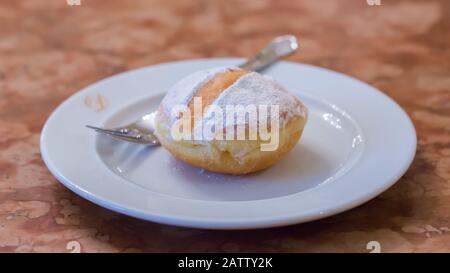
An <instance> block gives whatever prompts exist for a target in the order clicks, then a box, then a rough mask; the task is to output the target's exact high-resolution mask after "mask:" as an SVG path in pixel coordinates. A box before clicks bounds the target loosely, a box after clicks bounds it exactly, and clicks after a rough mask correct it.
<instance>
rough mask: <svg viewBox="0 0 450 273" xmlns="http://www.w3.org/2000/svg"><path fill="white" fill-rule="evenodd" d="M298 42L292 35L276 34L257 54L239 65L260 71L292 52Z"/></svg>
mask: <svg viewBox="0 0 450 273" xmlns="http://www.w3.org/2000/svg"><path fill="white" fill-rule="evenodd" d="M298 46H299V44H298V42H297V38H295V36H293V35H285V36H278V37H276V38H275V39H273V40H272V41H271V42H270V43H269V44H268V45H267V46H266V47H264V48H263V49H262V50H261V51H260V52H259V53H258V54H256V55H255V56H254V57H252V58H250V59H249V60H248V61H246V62H245V63H243V64H241V65H240V66H239V67H240V68H242V69H245V70H250V71H261V70H263V69H264V68H266V67H267V66H269V65H271V64H273V63H274V62H276V61H278V60H279V59H282V58H284V57H286V56H289V55H291V54H292V53H294V52H295V51H296V50H297V48H298Z"/></svg>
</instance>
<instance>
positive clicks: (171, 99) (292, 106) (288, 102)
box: [162, 67, 307, 137]
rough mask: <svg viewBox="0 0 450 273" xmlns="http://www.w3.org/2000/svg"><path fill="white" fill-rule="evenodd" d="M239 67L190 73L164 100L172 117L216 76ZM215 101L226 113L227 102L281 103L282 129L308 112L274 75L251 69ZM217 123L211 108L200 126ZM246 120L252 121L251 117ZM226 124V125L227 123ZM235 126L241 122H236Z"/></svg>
mask: <svg viewBox="0 0 450 273" xmlns="http://www.w3.org/2000/svg"><path fill="white" fill-rule="evenodd" d="M235 69H240V68H236V67H219V68H212V69H207V70H202V71H198V72H196V73H194V74H191V75H189V76H187V77H186V78H184V79H182V80H181V81H179V82H178V83H176V84H175V85H174V86H173V87H172V88H170V90H169V91H168V93H167V95H166V96H165V97H164V99H163V101H162V106H163V108H164V110H165V111H166V113H167V114H168V115H169V116H170V113H171V110H172V109H173V108H174V107H176V106H179V105H188V104H189V102H190V101H191V100H192V99H193V97H194V96H195V94H196V92H197V91H198V90H199V89H200V88H201V87H202V86H203V85H205V84H206V83H207V82H208V81H209V80H210V79H212V78H213V77H214V76H216V75H217V74H220V73H224V72H227V71H231V70H235ZM212 104H214V105H216V106H218V107H220V108H221V109H222V111H223V113H225V111H226V106H227V105H241V106H244V107H245V106H248V105H255V106H256V107H259V106H260V105H267V106H269V107H270V106H272V105H277V106H278V107H279V114H280V120H279V126H280V128H282V127H283V126H284V125H285V124H286V123H287V122H288V121H289V120H290V119H291V118H292V117H294V116H301V117H304V118H305V117H306V115H307V109H306V107H305V106H304V105H303V104H302V103H301V102H300V101H299V100H298V99H297V98H296V97H295V96H294V95H292V94H291V93H289V92H288V91H287V90H286V89H285V88H284V87H283V86H281V85H280V84H278V83H277V82H276V81H275V80H274V79H272V78H271V77H269V76H266V75H262V74H259V73H257V72H250V73H248V74H246V75H244V76H242V77H240V78H239V79H238V80H236V82H234V83H233V84H232V85H230V86H229V87H228V88H226V89H225V90H224V91H222V93H221V94H220V95H219V96H218V97H217V98H216V99H215V100H214V101H213V102H212ZM203 110H204V109H203ZM267 114H268V115H267V117H268V118H270V111H268V112H267ZM170 119H171V122H174V121H175V120H176V117H173V116H170ZM214 122H215V120H214V113H213V112H212V111H211V110H207V111H206V113H204V116H203V119H202V121H201V122H198V123H197V124H196V125H197V127H198V126H202V127H205V126H208V127H211V126H212V125H213V124H214ZM243 122H245V123H248V120H247V121H243ZM257 122H258V121H257ZM250 123H252V122H250ZM223 124H225V122H224V123H223ZM234 125H240V124H239V123H236V124H234ZM204 137H206V136H204Z"/></svg>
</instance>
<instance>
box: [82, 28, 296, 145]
mask: <svg viewBox="0 0 450 273" xmlns="http://www.w3.org/2000/svg"><path fill="white" fill-rule="evenodd" d="M298 45H299V44H298V42H297V39H296V38H295V36H293V35H284V36H278V37H276V38H274V39H273V40H272V41H271V42H270V43H269V44H267V45H266V47H264V48H263V49H262V50H261V51H259V52H258V53H257V54H256V55H255V56H253V57H252V58H250V59H248V60H247V61H246V62H245V63H243V64H241V65H239V66H238V67H240V68H242V69H245V70H250V71H262V70H264V69H265V68H267V67H268V66H270V65H271V64H273V63H275V62H276V61H278V60H280V59H282V58H284V57H286V56H288V55H291V54H292V53H294V52H295V51H296V50H297V48H298ZM155 115H156V111H154V112H152V113H149V114H146V115H144V116H142V117H141V118H139V119H138V120H137V121H135V122H133V123H130V124H128V125H125V126H122V127H118V128H112V129H106V128H101V127H96V126H91V125H86V127H87V128H89V129H93V130H95V131H96V132H98V133H101V134H104V135H109V136H111V137H113V138H115V139H117V140H122V141H128V142H133V143H137V144H145V145H149V146H155V145H159V144H160V143H159V140H158V138H157V137H156V136H155V134H154V132H155V124H154V117H155Z"/></svg>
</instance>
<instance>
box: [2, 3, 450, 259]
mask: <svg viewBox="0 0 450 273" xmlns="http://www.w3.org/2000/svg"><path fill="white" fill-rule="evenodd" d="M68 1H69V2H77V1H76V0H68ZM369 2H371V1H369ZM372 2H376V1H372ZM80 3H81V5H79V6H69V5H68V4H67V3H66V0H49V1H35V0H17V1H3V2H2V3H1V5H0V251H1V252H69V251H70V250H73V251H78V250H79V251H83V252H180V251H189V252H199V251H207V252H248V251H262V252H323V251H331V252H348V251H352V252H369V250H367V249H366V246H367V243H368V242H369V241H378V242H379V243H380V245H381V251H382V252H442V251H444V252H448V251H450V1H447V0H423V1H420V0H417V1H407V0H404V1H402V0H398V1H384V0H381V5H379V6H377V5H373V6H371V5H368V4H367V2H366V1H365V0H346V1H335V0H321V1H315V0H306V1H301V0H298V1H291V0H277V1H268V0H267V1H266V0H248V1H238V0H227V1H225V0H224V1H216V0H211V1H207V0H204V1H175V0H170V1H168V0H145V1H144V0H137V1H132V2H130V3H126V2H125V1H119V0H116V1H100V0H97V1H95V0H81V1H80ZM286 33H292V34H295V35H297V36H298V37H299V38H300V39H301V43H302V49H301V54H297V55H295V56H292V57H290V60H291V61H295V62H302V63H309V64H314V65H318V66H323V67H327V68H330V69H334V70H337V71H340V72H343V73H347V74H349V75H352V76H354V77H356V78H358V79H361V80H363V81H366V82H368V83H370V84H372V85H374V86H376V87H378V88H379V89H381V90H383V91H384V92H385V93H386V94H388V95H389V96H391V97H392V98H393V99H394V100H396V101H397V102H398V103H399V104H400V105H401V106H402V107H403V108H404V109H405V110H406V111H407V112H408V114H409V115H410V117H411V118H412V120H413V122H414V124H415V127H416V130H417V134H418V149H417V154H416V157H415V160H414V162H413V163H412V166H411V168H410V169H409V170H408V171H407V172H406V174H405V175H404V176H403V177H402V178H401V179H400V181H399V182H398V183H397V184H395V186H393V187H392V188H391V189H389V190H387V191H386V192H384V193H383V194H381V195H380V196H378V197H377V198H375V199H374V200H372V201H370V202H368V203H366V204H364V205H362V206H360V207H358V208H355V209H352V210H350V211H348V212H345V213H342V214H339V215H336V216H333V217H329V218H327V219H323V220H320V221H316V222H312V223H307V224H300V225H294V226H289V227H283V228H273V229H263V230H256V231H207V230H196V229H186V228H177V227H171V226H165V225H160V224H155V223H150V222H144V221H141V220H137V219H133V218H130V217H127V216H123V215H120V214H117V213H115V212H111V211H109V210H106V209H103V208H101V207H98V206H96V205H94V204H92V203H90V202H88V201H86V200H84V199H82V198H80V197H78V196H77V195H75V194H73V193H72V192H70V191H69V190H67V189H66V188H64V187H63V186H62V185H61V184H59V183H58V182H57V181H56V179H55V178H54V177H53V176H52V175H51V174H50V173H49V171H48V170H47V168H46V167H45V165H44V163H43V161H42V159H41V155H40V151H39V136H40V131H41V129H42V126H43V124H44V122H45V120H46V119H47V117H48V115H49V114H50V112H51V111H52V110H53V109H54V108H55V107H56V106H57V105H58V104H59V103H61V102H62V101H63V100H64V99H66V98H67V97H68V96H70V95H71V94H73V93H74V92H77V90H79V89H80V88H82V87H84V86H86V85H88V84H90V83H93V82H95V81H97V80H100V79H102V78H104V77H107V76H110V75H113V74H116V73H119V72H122V71H125V70H128V69H132V68H137V67H142V66H147V65H152V64H156V63H161V62H167V61H174V60H183V59H191V58H205V57H226V56H249V55H251V54H252V53H254V52H255V51H256V50H258V49H259V48H260V47H262V46H263V45H264V44H265V43H266V42H267V41H268V40H270V39H271V38H272V37H273V36H276V35H280V34H286ZM380 129H382V128H380ZM379 171H380V172H381V171H383V170H379Z"/></svg>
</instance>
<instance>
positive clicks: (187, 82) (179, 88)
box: [161, 67, 233, 113]
mask: <svg viewBox="0 0 450 273" xmlns="http://www.w3.org/2000/svg"><path fill="white" fill-rule="evenodd" d="M231 69H233V68H228V67H216V68H212V69H206V70H201V71H197V72H195V73H193V74H190V75H188V76H187V77H185V78H183V79H181V80H180V81H179V82H177V83H176V84H175V85H173V86H172V87H171V88H170V89H169V90H168V91H167V94H166V96H165V97H164V99H163V100H162V102H161V105H162V106H163V107H164V110H165V111H167V112H168V113H170V111H171V110H172V109H173V108H174V107H175V106H177V105H188V103H189V102H190V101H191V99H192V97H193V96H194V95H195V93H196V92H197V90H198V89H200V88H201V87H202V86H203V85H204V84H206V83H207V82H208V81H209V80H210V79H212V78H213V77H214V76H216V75H217V74H220V73H224V72H227V71H229V70H231Z"/></svg>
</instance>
